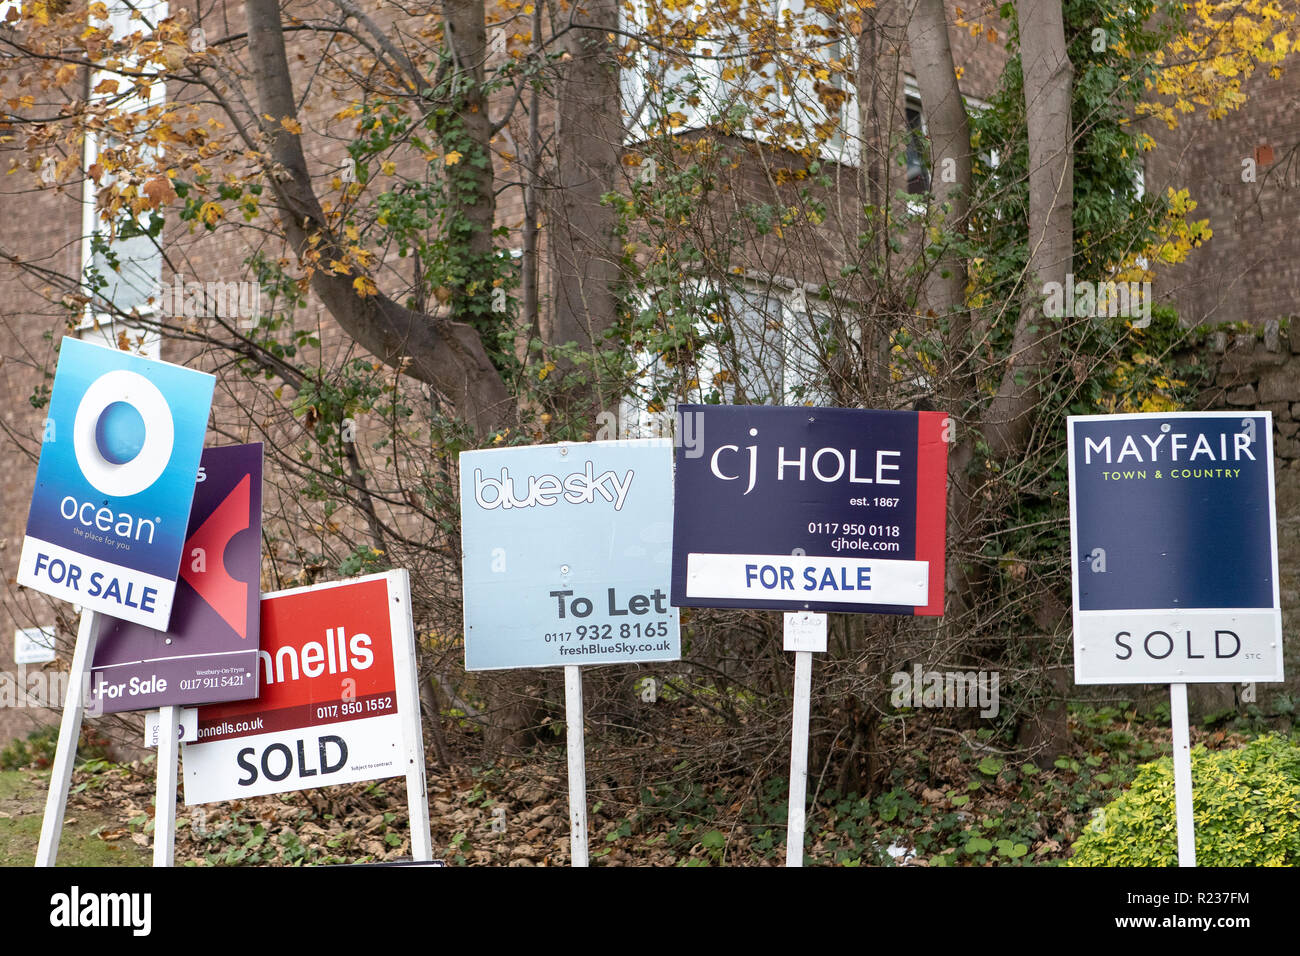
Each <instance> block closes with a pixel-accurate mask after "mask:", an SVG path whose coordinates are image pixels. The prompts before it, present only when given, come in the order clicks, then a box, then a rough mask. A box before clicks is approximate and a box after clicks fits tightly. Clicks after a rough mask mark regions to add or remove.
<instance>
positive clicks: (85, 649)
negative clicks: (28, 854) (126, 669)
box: [36, 611, 99, 866]
mask: <svg viewBox="0 0 1300 956" xmlns="http://www.w3.org/2000/svg"><path fill="white" fill-rule="evenodd" d="M97 618H98V615H97V614H95V612H94V611H83V612H82V614H81V625H80V627H78V629H77V643H76V646H75V647H74V648H73V651H72V666H71V673H69V675H68V689H67V693H66V694H65V695H64V698H63V716H62V718H61V719H60V720H59V742H58V745H57V747H56V748H55V751H54V765H53V767H51V768H50V792H49V793H48V794H47V795H46V797H45V816H44V817H43V818H42V819H41V839H40V842H39V843H38V844H37V847H36V865H37V866H53V865H54V862H55V860H56V859H57V858H58V856H59V838H60V837H61V836H62V835H63V814H64V811H65V810H66V809H67V806H68V790H69V789H70V788H71V786H72V765H73V764H74V763H75V762H76V759H77V740H78V739H79V738H80V737H81V720H82V717H83V716H84V714H85V712H86V701H87V698H88V697H89V689H90V658H91V656H92V655H93V654H94V653H95V637H96V631H97V630H98V626H99V624H98V620H97Z"/></svg>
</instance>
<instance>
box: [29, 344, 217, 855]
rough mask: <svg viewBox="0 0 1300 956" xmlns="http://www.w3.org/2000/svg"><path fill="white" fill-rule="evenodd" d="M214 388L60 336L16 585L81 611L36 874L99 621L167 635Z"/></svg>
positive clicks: (50, 841) (78, 718) (86, 694)
mask: <svg viewBox="0 0 1300 956" xmlns="http://www.w3.org/2000/svg"><path fill="white" fill-rule="evenodd" d="M215 384H216V379H215V377H213V376H212V375H208V374H206V373H204V372H197V371H194V370H193V369H188V368H184V367H182V366H179V365H172V364H170V363H167V362H159V361H153V360H150V359H145V358H141V357H140V356H138V355H133V354H131V353H130V352H126V351H122V350H118V349H112V348H106V347H103V346H98V345H92V344H90V343H88V342H83V341H81V340H79V339H77V338H74V337H72V336H64V338H63V339H62V340H61V341H60V343H59V361H58V366H57V368H56V370H55V374H54V385H53V388H52V390H51V393H50V414H49V417H48V418H47V419H46V421H45V431H44V435H43V437H42V441H41V457H40V461H39V463H38V464H37V468H36V487H35V489H34V490H33V492H32V503H31V508H30V510H29V511H28V515H27V530H26V535H25V537H24V538H23V547H22V554H21V556H20V558H19V565H18V573H17V575H16V580H17V583H18V584H20V585H24V586H26V587H30V588H33V589H34V590H37V591H41V592H43V593H45V594H49V595H51V596H53V597H56V598H59V599H61V600H64V601H68V602H70V603H73V604H76V605H79V606H80V607H81V608H82V609H83V610H82V615H81V625H80V628H79V632H78V635H77V644H76V647H75V649H74V651H73V661H72V672H71V674H70V675H69V677H70V681H69V684H68V691H67V695H66V697H65V700H64V707H63V717H62V719H61V722H60V726H59V743H58V749H57V751H56V753H55V759H54V769H53V773H52V774H51V779H50V792H49V796H48V798H47V800H46V806H45V817H44V819H43V820H42V823H41V839H40V844H39V847H38V849H37V854H36V865H37V866H53V865H54V862H55V859H56V858H57V856H58V848H59V837H60V833H61V830H62V827H63V816H64V812H65V810H66V807H67V798H68V788H69V785H70V783H71V779H72V766H73V762H74V760H75V758H76V752H77V740H78V738H79V736H80V734H81V723H82V718H83V717H84V716H85V714H86V713H87V711H88V709H90V710H91V711H93V712H98V711H99V707H100V705H99V702H98V701H96V700H93V699H91V697H90V693H91V679H90V678H91V670H92V662H93V660H94V653H95V647H96V644H97V642H98V641H99V639H100V637H101V636H102V635H103V633H104V630H105V627H106V624H107V621H108V618H107V615H113V616H115V617H118V618H121V619H124V620H129V621H133V622H135V623H137V624H140V625H143V626H145V627H149V628H158V629H162V630H165V629H166V628H167V626H168V623H169V621H170V618H171V612H172V602H173V599H174V597H175V592H176V578H177V575H178V572H179V567H180V559H181V550H182V547H183V545H184V542H185V528H186V523H187V521H188V519H189V516H190V508H191V505H192V502H193V499H194V485H195V477H196V475H197V474H198V472H199V458H200V455H201V453H202V451H203V438H204V435H205V434H206V432H207V421H208V409H209V407H210V406H211V404H212V392H213V389H214V386H215Z"/></svg>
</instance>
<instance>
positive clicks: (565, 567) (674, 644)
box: [460, 439, 681, 866]
mask: <svg viewBox="0 0 1300 956" xmlns="http://www.w3.org/2000/svg"><path fill="white" fill-rule="evenodd" d="M460 500H461V537H462V554H463V557H464V582H465V669H466V670H469V671H476V670H501V669H506V668H514V667H562V668H564V706H565V722H566V725H567V728H566V729H567V743H568V769H569V822H570V836H569V842H570V861H571V862H572V864H573V865H574V866H586V865H587V862H588V852H587V777H586V764H585V756H584V752H585V743H584V737H583V707H582V667H583V666H586V665H591V664H619V663H638V662H640V663H645V662H655V661H675V660H677V659H678V658H679V657H680V656H681V638H680V633H679V627H678V619H677V611H676V610H675V609H674V608H673V607H672V606H671V604H670V603H669V601H668V588H669V583H668V576H669V569H670V565H671V555H672V522H671V520H670V518H669V515H670V513H671V512H672V507H673V500H672V446H671V443H670V442H668V441H666V440H656V439H650V440H641V441H607V442H582V443H568V444H560V445H532V446H527V447H520V448H500V449H485V450H481V451H468V452H463V453H462V454H461V456H460Z"/></svg>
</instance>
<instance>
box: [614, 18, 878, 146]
mask: <svg viewBox="0 0 1300 956" xmlns="http://www.w3.org/2000/svg"><path fill="white" fill-rule="evenodd" d="M705 3H706V0H695V3H693V4H690V5H688V6H687V7H686V8H685V9H683V10H680V11H678V14H677V15H678V20H677V22H678V23H680V24H684V25H686V26H689V27H693V26H694V24H695V23H697V22H698V20H699V19H700V18H699V17H698V16H697V10H699V9H700V8H703V7H704V6H705ZM754 7H756V8H757V9H756V10H755V9H753V8H754ZM751 12H753V13H758V14H760V15H762V16H763V17H766V18H770V19H772V20H775V21H776V22H778V23H782V24H785V25H787V26H788V28H789V31H788V34H785V35H784V36H783V39H782V46H783V48H782V49H780V50H779V51H778V52H776V53H773V52H772V51H771V50H762V49H758V48H756V47H755V46H754V45H753V44H752V43H751V37H750V35H749V33H748V32H747V28H746V27H743V26H741V25H739V24H741V23H743V22H744V21H745V19H746V18H747V17H748V16H749V15H750V13H751ZM623 15H624V16H630V18H631V22H630V24H629V31H630V32H634V33H638V34H644V33H646V32H647V31H648V30H649V29H650V15H649V13H648V12H647V7H646V5H645V3H643V2H634V3H632V4H630V5H629V7H628V9H627V10H625V12H624V14H623ZM737 24H738V25H736V26H730V27H727V28H725V29H726V30H727V31H728V32H727V33H726V34H725V35H718V34H717V33H710V32H708V31H706V32H705V34H704V35H697V34H694V33H690V32H689V31H688V33H687V36H688V39H684V40H683V39H677V34H676V33H674V35H673V36H674V39H673V40H672V41H670V42H671V44H672V47H671V48H667V47H668V45H669V41H666V42H665V43H664V44H663V45H661V46H656V45H651V44H645V43H642V44H640V45H639V46H637V48H636V50H635V51H634V52H633V54H632V58H631V63H629V64H628V65H627V66H626V67H625V68H624V69H623V71H622V76H621V86H622V95H623V110H624V114H625V117H626V128H627V131H628V136H629V138H630V139H631V140H632V141H639V140H644V139H646V138H648V137H649V136H650V134H651V133H652V131H654V130H655V129H656V128H657V126H658V124H659V122H660V121H661V120H662V118H664V117H669V118H671V119H670V123H669V125H670V127H671V128H672V129H673V130H674V131H676V132H683V131H686V130H691V129H701V128H703V127H705V126H708V125H711V124H714V123H718V122H726V123H727V125H729V126H731V127H733V128H735V129H737V131H738V132H740V133H742V134H743V135H746V136H750V137H753V138H755V139H759V140H772V139H780V140H781V142H782V143H784V144H788V145H791V146H793V147H796V148H797V147H801V146H804V145H807V143H808V142H810V141H812V140H814V139H815V140H816V141H817V142H818V145H819V151H820V153H821V155H822V157H823V158H825V159H830V160H833V161H835V162H843V163H856V162H857V161H858V150H857V139H858V111H857V106H856V99H855V91H854V88H853V84H852V83H851V82H849V81H848V80H847V77H851V76H852V75H853V56H854V51H855V47H854V44H853V43H852V42H846V41H845V40H844V39H843V38H842V37H841V35H840V34H841V32H842V31H841V30H840V28H839V26H838V23H837V22H836V20H835V18H834V17H832V16H829V15H827V14H826V13H824V12H823V11H822V10H820V9H818V8H816V7H813V6H811V5H809V4H808V3H807V0H749V2H748V3H747V4H744V5H743V7H742V13H741V15H740V16H739V17H738V18H737ZM716 29H724V28H720V27H710V28H709V30H716ZM661 32H662V31H661ZM785 37H788V42H786V39H785ZM760 42H761V41H760Z"/></svg>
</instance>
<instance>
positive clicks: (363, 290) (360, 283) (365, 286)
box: [352, 276, 379, 296]
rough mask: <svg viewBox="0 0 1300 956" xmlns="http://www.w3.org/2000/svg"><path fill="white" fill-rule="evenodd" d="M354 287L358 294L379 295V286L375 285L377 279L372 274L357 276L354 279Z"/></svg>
mask: <svg viewBox="0 0 1300 956" xmlns="http://www.w3.org/2000/svg"><path fill="white" fill-rule="evenodd" d="M352 288H354V289H356V290H357V295H361V296H367V295H378V294H379V287H378V286H377V285H375V280H374V279H372V278H370V276H357V277H356V278H355V279H353V280H352Z"/></svg>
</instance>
